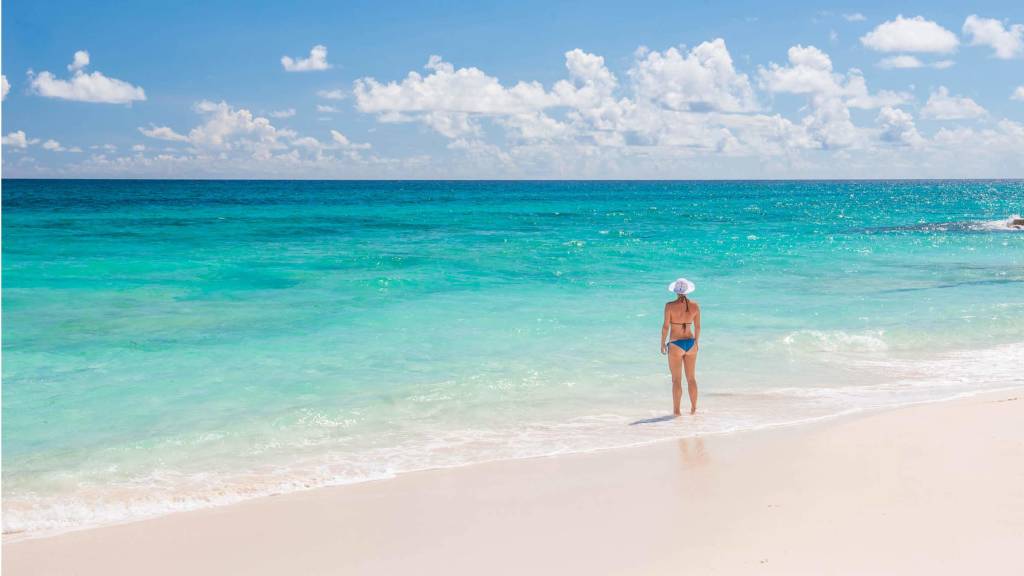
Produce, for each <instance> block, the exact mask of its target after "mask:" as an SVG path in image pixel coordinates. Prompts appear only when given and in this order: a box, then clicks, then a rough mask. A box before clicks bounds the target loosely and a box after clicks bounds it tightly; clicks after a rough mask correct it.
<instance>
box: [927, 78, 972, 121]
mask: <svg viewBox="0 0 1024 576" xmlns="http://www.w3.org/2000/svg"><path fill="white" fill-rule="evenodd" d="M985 114H986V112H985V109H984V108H982V107H981V106H980V105H979V104H978V103H977V102H975V101H974V100H972V99H970V98H967V97H966V96H950V94H949V90H948V89H946V87H945V86H939V89H938V90H936V91H934V92H932V93H931V95H930V96H929V97H928V102H926V103H925V105H924V108H922V109H921V117H923V118H934V119H936V120H968V119H971V118H979V117H981V116H984V115H985Z"/></svg>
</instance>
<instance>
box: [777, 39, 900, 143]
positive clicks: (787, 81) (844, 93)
mask: <svg viewBox="0 0 1024 576" xmlns="http://www.w3.org/2000/svg"><path fill="white" fill-rule="evenodd" d="M787 55H788V58H789V63H788V64H787V65H785V66H782V65H778V64H775V63H774V62H773V63H771V64H769V65H768V67H766V68H761V69H760V70H759V76H760V83H761V86H762V87H763V88H765V89H766V90H768V91H769V92H779V93H790V94H800V95H805V96H807V97H808V110H809V112H810V114H808V115H807V116H805V117H804V118H803V121H802V125H803V126H804V128H805V129H806V130H807V131H808V134H809V135H810V136H811V137H812V138H813V139H814V140H815V141H817V142H818V143H819V144H820V146H821V147H823V148H826V149H834V148H844V147H848V146H854V145H857V144H861V143H862V140H863V137H864V135H863V134H862V133H861V132H862V131H860V130H858V129H857V128H856V127H855V126H854V124H853V121H852V119H851V117H850V110H849V109H850V108H862V109H872V108H879V107H885V106H889V107H891V106H898V105H900V104H903V103H906V102H908V101H910V100H911V96H910V95H909V94H906V93H903V92H891V91H881V92H878V93H877V94H871V93H870V92H869V90H868V87H867V82H866V81H865V80H864V76H863V75H862V74H861V72H860V71H859V70H856V69H854V70H850V71H849V72H848V73H847V74H845V75H844V74H839V73H837V72H835V71H834V70H833V68H832V59H831V58H830V57H829V56H828V54H826V53H824V52H823V51H821V50H820V49H818V48H816V47H814V46H802V45H796V46H793V47H791V48H790V49H789V51H788V54H787Z"/></svg>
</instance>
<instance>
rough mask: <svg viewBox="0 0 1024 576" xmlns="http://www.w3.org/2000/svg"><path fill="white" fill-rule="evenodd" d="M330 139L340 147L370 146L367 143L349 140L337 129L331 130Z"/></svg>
mask: <svg viewBox="0 0 1024 576" xmlns="http://www.w3.org/2000/svg"><path fill="white" fill-rule="evenodd" d="M331 140H333V141H334V143H335V144H337V145H338V146H339V147H340V148H344V149H352V150H366V149H369V148H370V145H369V144H356V143H354V142H352V141H350V140H349V139H348V137H346V136H345V135H344V134H342V133H341V132H338V131H337V130H331Z"/></svg>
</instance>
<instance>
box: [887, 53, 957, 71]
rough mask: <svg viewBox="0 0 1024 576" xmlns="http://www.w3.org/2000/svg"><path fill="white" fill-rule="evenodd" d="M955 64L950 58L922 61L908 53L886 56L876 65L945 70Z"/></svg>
mask: <svg viewBox="0 0 1024 576" xmlns="http://www.w3.org/2000/svg"><path fill="white" fill-rule="evenodd" d="M953 64H955V62H954V61H952V60H938V61H935V62H924V61H922V60H921V59H920V58H918V57H917V56H910V55H909V54H900V55H898V56H889V57H888V58H882V59H881V60H879V61H878V67H879V68H881V69H883V70H897V69H905V68H924V67H928V68H935V69H937V70H945V69H946V68H949V67H951V66H953Z"/></svg>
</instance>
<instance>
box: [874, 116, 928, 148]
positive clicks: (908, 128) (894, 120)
mask: <svg viewBox="0 0 1024 576" xmlns="http://www.w3.org/2000/svg"><path fill="white" fill-rule="evenodd" d="M875 122H876V123H878V125H879V127H880V128H881V132H880V133H879V138H881V140H882V141H884V142H891V143H893V144H900V145H906V146H920V145H921V144H923V143H924V138H922V137H921V135H920V134H919V133H918V132H917V127H915V126H914V117H913V116H911V115H910V113H909V112H905V111H903V110H900V109H899V108H892V107H889V106H886V107H884V108H882V109H881V110H879V111H878V117H877V118H876V119H875Z"/></svg>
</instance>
